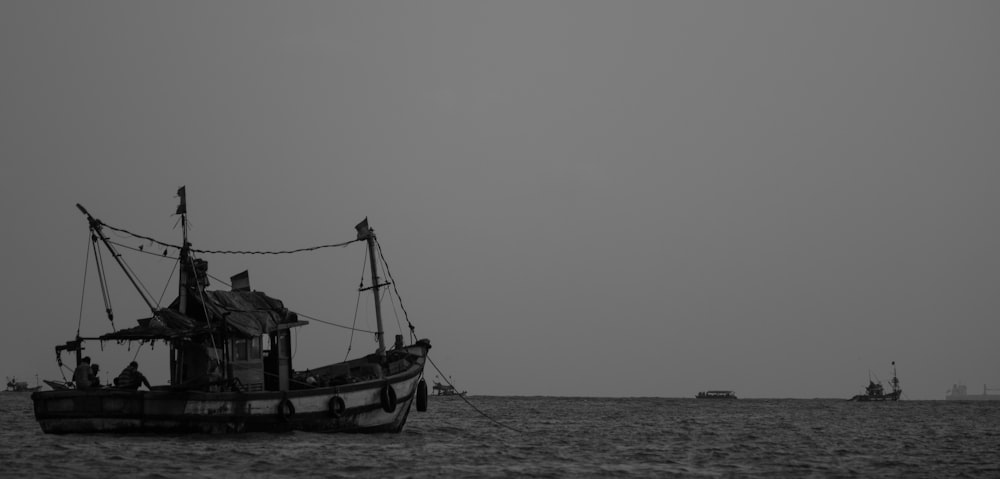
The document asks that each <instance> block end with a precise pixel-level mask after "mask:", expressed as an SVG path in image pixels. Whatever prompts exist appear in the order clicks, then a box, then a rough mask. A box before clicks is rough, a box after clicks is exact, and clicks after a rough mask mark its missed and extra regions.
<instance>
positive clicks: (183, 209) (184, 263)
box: [176, 186, 191, 314]
mask: <svg viewBox="0 0 1000 479" xmlns="http://www.w3.org/2000/svg"><path fill="white" fill-rule="evenodd" d="M185 188H186V187H184V186H182V187H180V189H178V190H177V196H180V197H181V203H180V204H179V205H177V213H176V214H179V215H181V231H182V232H183V233H182V234H183V242H182V243H181V253H180V260H179V261H180V263H181V268H180V269H181V274H180V276H179V277H178V281H177V289H178V290H179V291H178V297H179V301H178V303H179V304H178V309H179V311H180V313H181V314H187V285H188V278H189V276H188V275H189V274H190V273H189V272H188V264H189V263H190V261H189V258H188V255H189V253H190V252H189V251H188V250H189V249H190V246H191V245H189V244H188V229H187V192H186V191H185Z"/></svg>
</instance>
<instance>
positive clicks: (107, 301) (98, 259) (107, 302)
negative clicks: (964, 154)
mask: <svg viewBox="0 0 1000 479" xmlns="http://www.w3.org/2000/svg"><path fill="white" fill-rule="evenodd" d="M90 238H91V240H92V241H93V243H94V262H95V263H96V264H97V279H98V281H99V282H100V285H101V297H102V299H104V311H105V312H106V313H107V315H108V321H111V329H112V330H114V329H115V316H114V313H112V312H111V292H110V291H109V286H108V279H107V277H106V276H105V275H104V257H103V256H101V249H100V248H99V247H98V246H97V234H92V235H91V236H90ZM111 254H112V255H113V254H114V252H112V253H111Z"/></svg>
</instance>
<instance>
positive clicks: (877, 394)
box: [850, 361, 903, 402]
mask: <svg viewBox="0 0 1000 479" xmlns="http://www.w3.org/2000/svg"><path fill="white" fill-rule="evenodd" d="M889 384H890V385H891V386H892V391H891V392H888V393H887V392H885V388H883V387H882V382H881V381H879V380H878V378H875V379H874V380H873V379H872V377H871V371H869V372H868V386H866V387H865V393H864V394H858V395H856V396H854V397H852V398H851V399H850V400H851V401H862V402H864V401H898V400H899V396H900V395H901V394H903V390H902V389H900V387H899V378H898V377H896V361H893V362H892V380H891V381H889Z"/></svg>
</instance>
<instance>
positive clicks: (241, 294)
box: [100, 291, 307, 340]
mask: <svg viewBox="0 0 1000 479" xmlns="http://www.w3.org/2000/svg"><path fill="white" fill-rule="evenodd" d="M187 298H188V299H187V307H186V308H185V310H186V314H181V313H180V307H179V305H180V298H177V299H175V300H174V302H173V303H171V304H170V306H168V307H166V308H163V309H159V310H157V311H156V312H154V314H153V316H152V317H150V318H143V319H140V320H138V322H139V325H138V326H135V327H132V328H128V329H122V330H119V331H116V332H114V333H109V334H105V335H103V336H101V338H100V339H101V340H150V339H176V338H182V337H190V336H198V335H201V334H206V333H208V332H210V331H212V330H214V329H217V328H219V327H220V325H224V327H225V328H226V332H227V333H229V334H235V335H239V336H247V337H249V336H259V335H261V334H264V333H267V332H271V331H276V330H278V329H284V328H288V327H295V326H302V325H305V324H307V323H306V322H305V321H299V320H298V315H296V314H295V313H294V312H292V311H289V310H288V309H287V308H285V306H284V304H283V303H282V302H281V300H279V299H275V298H272V297H270V296H268V295H267V294H265V293H263V292H260V291H203V292H201V293H198V292H191V294H188V295H187Z"/></svg>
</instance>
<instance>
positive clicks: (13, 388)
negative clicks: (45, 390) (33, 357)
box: [4, 377, 42, 393]
mask: <svg viewBox="0 0 1000 479" xmlns="http://www.w3.org/2000/svg"><path fill="white" fill-rule="evenodd" d="M35 382H36V383H37V382H38V378H37V377H36V378H35ZM39 389H42V387H41V386H38V385H36V386H34V387H29V386H28V382H27V381H18V380H17V378H7V389H6V390H5V391H4V392H12V393H33V392H35V391H38V390H39Z"/></svg>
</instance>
